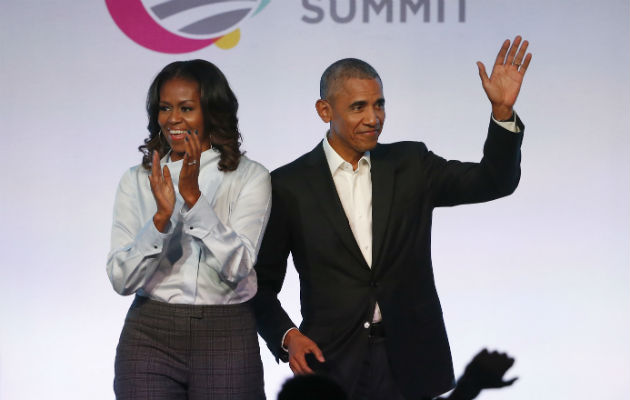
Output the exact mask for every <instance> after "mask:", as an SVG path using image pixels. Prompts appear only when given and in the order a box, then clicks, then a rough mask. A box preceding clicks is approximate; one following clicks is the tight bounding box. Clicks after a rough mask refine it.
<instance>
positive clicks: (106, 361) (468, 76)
mask: <svg viewBox="0 0 630 400" xmlns="http://www.w3.org/2000/svg"><path fill="white" fill-rule="evenodd" d="M364 2H366V0H357V1H352V0H348V1H339V2H331V1H328V0H325V1H320V0H310V1H308V2H306V3H303V2H302V1H297V0H290V1H289V0H272V1H271V2H268V3H269V4H268V5H267V6H266V7H265V8H264V9H262V10H261V11H260V12H259V13H258V14H257V15H255V16H253V17H251V18H247V19H246V20H244V21H243V22H242V24H241V25H240V30H241V39H240V42H239V43H238V45H236V46H235V47H234V48H231V49H228V50H223V49H220V48H218V47H217V46H216V45H212V46H208V47H205V48H202V49H200V50H197V51H194V52H188V53H183V54H166V53H160V52H157V51H153V50H149V49H147V48H144V47H142V46H140V45H138V44H136V43H135V42H134V41H132V40H131V39H130V38H129V37H127V36H126V35H125V34H124V33H123V32H122V31H121V29H119V27H118V26H117V25H116V24H115V22H114V20H113V18H112V16H111V15H110V13H109V12H108V9H107V7H106V4H105V1H104V0H98V1H61V0H47V1H41V0H39V1H35V0H4V1H3V2H2V12H0V50H1V56H0V88H1V90H0V126H1V127H2V130H3V132H2V136H1V137H2V147H1V148H2V150H3V154H2V157H0V170H1V171H2V172H1V175H0V179H1V180H0V186H1V187H2V190H1V193H0V213H1V214H0V220H1V221H2V225H1V226H0V243H1V248H2V252H1V256H0V265H1V271H2V277H1V278H0V296H1V298H2V300H1V303H2V305H1V306H0V318H1V319H0V320H1V321H2V322H1V323H0V398H1V399H3V400H4V399H6V400H14V399H112V398H113V397H114V395H113V391H112V380H113V361H114V352H115V347H116V343H117V341H118V336H119V334H120V329H121V327H122V323H123V319H124V316H125V313H126V311H127V308H128V306H129V304H130V302H131V300H132V297H121V296H118V295H117V294H116V293H115V292H114V291H113V290H112V288H111V286H110V283H109V280H108V279H107V276H106V274H105V261H106V255H107V253H108V251H109V234H110V224H111V213H112V204H113V199H114V195H115V191H116V187H117V184H118V180H119V178H120V176H121V175H122V174H123V172H124V171H125V170H126V169H127V168H129V167H130V166H131V165H134V164H137V163H138V162H139V161H140V153H138V152H137V150H136V148H137V146H138V145H139V144H141V143H142V140H143V139H144V138H145V136H146V134H147V131H146V128H145V127H146V122H147V121H146V115H145V111H144V101H145V96H146V91H147V88H148V86H149V84H150V82H151V80H152V78H153V77H154V76H155V74H156V73H157V72H158V71H159V70H160V69H161V68H162V67H163V66H164V65H166V64H167V63H169V62H171V61H174V60H180V59H192V58H204V59H207V60H210V61H212V62H214V63H216V64H217V65H218V66H219V67H220V68H221V69H222V70H223V71H224V72H225V73H226V75H227V77H228V79H229V81H230V83H231V84H232V86H233V88H234V91H235V92H236V94H237V96H238V99H239V101H240V104H241V108H240V112H239V116H240V126H241V128H242V132H243V136H244V148H245V150H246V151H247V155H248V156H249V157H251V158H252V159H254V160H257V161H259V162H261V163H262V164H264V165H265V166H266V167H267V168H268V169H269V170H273V169H274V168H276V167H278V166H280V165H283V164H285V163H287V162H289V161H291V160H293V159H294V158H296V157H298V156H299V155H301V154H303V153H304V152H306V151H308V150H310V149H311V148H313V147H314V146H315V145H316V144H317V142H318V141H320V140H321V139H322V137H323V135H324V132H325V129H326V126H325V125H324V124H323V123H322V122H321V121H320V120H319V119H318V117H317V115H316V113H315V109H314V102H315V100H316V99H317V97H318V81H319V76H320V74H321V73H322V71H323V70H324V68H325V67H326V66H328V65H329V64H330V63H332V62H333V61H335V60H336V59H339V58H342V57H349V56H353V57H359V58H362V59H365V60H367V61H368V62H370V63H372V65H373V66H374V67H375V68H376V69H377V70H378V71H379V72H380V74H381V76H382V78H383V82H384V93H385V96H386V99H387V122H386V124H385V129H384V131H383V134H382V136H381V139H382V142H393V141H398V140H418V141H424V142H425V143H426V144H427V145H428V146H429V148H430V149H432V150H434V151H435V152H436V153H438V154H440V155H442V156H445V157H447V158H453V159H463V160H478V159H479V158H480V155H481V148H482V145H483V141H484V137H485V132H486V127H487V124H488V120H489V117H490V107H489V103H488V101H487V99H486V97H485V94H484V93H483V90H482V88H481V84H480V82H479V77H478V74H477V67H476V65H475V62H476V61H477V60H482V61H483V62H484V63H486V65H487V66H488V67H489V69H490V68H491V64H492V62H493V60H494V57H495V55H496V52H497V51H498V49H499V46H500V44H501V42H502V41H503V40H504V39H506V38H513V37H514V35H515V34H518V33H520V34H522V35H523V36H524V37H526V38H527V39H529V40H530V41H531V47H530V49H531V51H532V52H533V54H534V58H533V61H532V64H531V66H530V69H529V71H528V72H527V75H526V79H525V84H524V87H523V90H522V92H521V95H520V98H519V100H518V103H517V107H516V109H517V111H518V113H519V115H520V116H521V118H522V119H523V121H524V122H525V124H526V126H527V129H526V135H525V140H524V144H523V164H522V168H523V173H522V180H521V184H520V186H519V188H518V189H517V191H516V193H515V194H514V195H512V196H510V197H508V198H505V199H501V200H498V201H495V202H491V203H488V204H482V205H471V206H463V207H455V208H447V209H439V210H437V211H436V212H435V219H434V232H433V260H434V265H435V275H436V280H437V287H438V291H439V293H440V298H441V299H442V305H443V309H444V314H445V320H446V325H447V329H448V333H449V338H450V341H451V345H452V352H453V357H454V363H455V370H456V374H457V375H459V374H460V373H461V372H462V371H463V368H464V367H465V365H466V363H467V362H468V361H469V360H470V359H471V358H472V356H474V355H475V354H476V352H477V351H478V350H480V349H481V348H483V347H488V348H490V349H498V350H501V351H507V352H509V354H511V355H513V356H514V357H516V360H517V361H516V364H515V365H514V367H513V368H512V369H511V370H510V372H509V374H508V376H519V377H520V379H519V380H518V381H517V382H516V383H515V384H514V386H513V387H511V388H507V389H504V390H500V391H494V392H492V391H488V392H484V393H483V394H482V397H483V398H484V399H489V400H491V399H511V400H525V399H572V400H573V399H591V398H601V399H621V398H626V397H627V396H628V393H630V380H629V379H628V377H629V376H630V341H629V340H628V338H630V296H629V294H630V291H629V283H630V279H629V265H630V259H629V243H630V232H629V222H630V218H629V217H630V216H629V204H630V203H629V200H630V177H629V172H630V158H629V153H630V146H629V144H630V143H629V140H628V134H629V133H630V132H629V127H630V118H629V117H630V101H629V94H630V91H629V88H630V85H629V83H630V79H629V78H630V73H629V72H630V62H629V54H630V52H629V46H628V45H629V39H630V35H629V33H630V32H629V25H630V24H629V21H630V18H629V17H630V13H629V6H628V2H627V1H621V0H606V1H601V2H593V1H587V0H554V1H548V0H528V1H509V0H501V1H498V0H477V1H472V0H469V1H464V0H462V1H451V0H446V1H444V2H441V1H437V0H435V1H434V0H431V1H428V0H427V1H425V2H424V3H423V6H422V7H430V13H429V18H428V21H425V20H424V17H423V12H424V8H422V9H420V10H419V12H418V14H413V13H411V12H410V11H409V12H408V15H407V20H406V21H405V22H402V21H401V18H400V10H401V2H400V1H398V0H391V1H385V3H386V4H387V3H390V4H391V5H392V18H391V19H392V20H391V22H388V21H387V16H386V10H383V11H382V12H381V13H380V14H376V13H375V12H374V11H371V12H370V14H369V15H368V19H369V21H368V22H365V21H364V17H363V5H364ZM130 3H131V2H130ZM145 3H151V1H146V2H145ZM153 3H156V1H153ZM333 3H334V4H336V3H339V4H338V7H339V9H338V11H339V15H342V16H343V15H347V14H348V11H349V10H350V8H349V7H350V5H351V4H355V6H356V15H355V17H354V18H353V19H352V20H351V21H349V22H347V23H338V22H335V21H334V20H333V18H332V17H331V12H330V4H333ZM377 3H378V2H377ZM304 4H307V5H309V4H310V7H311V8H313V7H318V8H321V9H322V10H323V15H322V21H321V22H319V23H308V22H305V21H304V20H303V18H306V19H313V18H315V17H316V16H317V15H318V14H317V12H315V11H309V10H308V9H306V8H305V5H304ZM427 4H428V5H427ZM440 4H444V13H443V21H442V22H440V21H439V19H440V18H439V12H438V11H439V5H440ZM462 5H465V8H464V9H463V8H462ZM461 14H463V17H464V18H463V19H464V21H460V15H461ZM290 271H291V272H290V273H289V274H288V276H287V280H286V282H285V285H284V290H283V292H282V301H283V304H284V305H285V307H286V308H287V309H288V310H289V311H290V313H291V314H292V315H293V316H295V320H296V322H299V300H298V299H299V297H298V291H299V288H298V284H297V278H296V275H295V273H294V271H293V269H292V267H290ZM261 351H262V355H263V359H264V363H265V375H266V391H267V395H268V398H269V399H274V398H275V396H276V393H277V392H278V389H279V387H280V385H281V383H282V382H283V381H284V379H286V377H288V376H290V370H289V368H288V366H287V365H286V364H281V365H277V364H276V363H275V361H274V360H273V359H272V357H271V356H270V353H269V352H268V350H267V348H266V346H265V345H264V343H262V342H261ZM409 367H410V368H413V366H412V365H410V366H409Z"/></svg>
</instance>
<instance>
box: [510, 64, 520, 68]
mask: <svg viewBox="0 0 630 400" xmlns="http://www.w3.org/2000/svg"><path fill="white" fill-rule="evenodd" d="M512 65H516V68H518V67H520V66H521V64H516V63H514V64H512Z"/></svg>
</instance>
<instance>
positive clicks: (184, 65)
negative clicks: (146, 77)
mask: <svg viewBox="0 0 630 400" xmlns="http://www.w3.org/2000/svg"><path fill="white" fill-rule="evenodd" d="M174 78H179V79H185V80H190V81H192V82H196V83H197V84H198V85H199V92H200V93H199V98H200V100H201V109H202V113H203V121H204V131H205V133H206V134H209V135H210V143H211V144H212V147H213V148H215V149H217V150H218V151H219V152H220V153H221V158H220V160H219V170H220V171H234V170H235V169H236V168H237V167H238V163H239V161H240V159H241V155H242V154H243V153H242V152H241V150H240V147H241V140H242V137H241V133H240V131H239V130H238V118H237V116H236V113H237V111H238V100H236V96H235V95H234V93H233V92H232V89H230V85H229V84H228V82H227V79H226V78H225V75H223V73H222V72H221V70H220V69H219V68H217V67H216V66H215V65H214V64H212V63H211V62H208V61H205V60H190V61H176V62H174V63H171V64H168V65H167V66H166V67H164V69H162V71H160V73H158V74H157V76H156V77H155V79H154V80H153V83H151V86H150V87H149V93H148V94H147V115H148V117H149V124H148V125H147V129H148V130H149V137H148V138H146V139H144V144H143V145H142V146H139V147H138V150H139V151H140V152H141V153H142V154H143V156H142V166H143V167H144V168H146V169H150V168H151V164H152V156H153V151H154V150H157V151H158V154H159V156H160V158H162V157H163V156H164V155H165V154H166V153H168V152H169V151H170V149H171V148H170V146H169V144H168V142H167V141H166V139H165V138H164V135H163V134H162V135H161V134H160V125H159V124H158V113H159V105H160V88H161V87H162V85H163V84H164V82H167V81H169V80H171V79H174Z"/></svg>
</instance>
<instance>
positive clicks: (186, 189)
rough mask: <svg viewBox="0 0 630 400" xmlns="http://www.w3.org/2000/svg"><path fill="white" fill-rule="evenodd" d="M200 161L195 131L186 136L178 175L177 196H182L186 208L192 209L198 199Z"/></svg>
mask: <svg viewBox="0 0 630 400" xmlns="http://www.w3.org/2000/svg"><path fill="white" fill-rule="evenodd" d="M200 159H201V141H200V140H199V132H198V131H196V130H195V132H194V133H190V131H188V134H187V136H186V154H184V159H183V160H182V161H183V164H182V170H181V171H180V173H179V194H181V195H182V197H183V199H184V201H185V202H186V205H187V206H188V208H192V207H193V206H194V205H195V204H196V203H197V200H198V199H199V197H200V196H201V191H200V190H199V160H200Z"/></svg>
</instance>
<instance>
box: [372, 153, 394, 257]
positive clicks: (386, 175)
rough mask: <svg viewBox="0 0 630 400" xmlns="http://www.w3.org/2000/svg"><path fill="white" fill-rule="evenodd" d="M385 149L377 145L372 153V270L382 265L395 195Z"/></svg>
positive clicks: (390, 168)
mask: <svg viewBox="0 0 630 400" xmlns="http://www.w3.org/2000/svg"><path fill="white" fill-rule="evenodd" d="M384 151H385V150H384V148H383V146H380V145H377V147H376V148H374V150H372V151H371V152H370V161H371V163H372V168H371V170H370V172H371V175H372V269H374V268H375V267H377V266H378V265H380V264H381V257H382V255H381V251H382V249H383V244H384V242H385V234H386V233H387V228H388V224H387V221H388V220H389V213H390V210H391V205H392V196H393V194H394V178H395V177H394V167H393V165H392V163H391V162H387V161H386V160H384V153H383V152H384Z"/></svg>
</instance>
